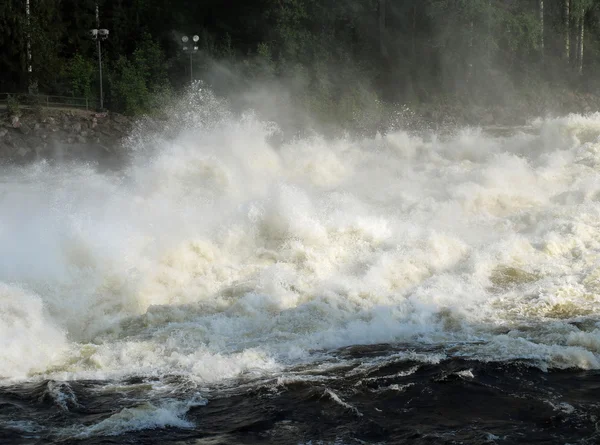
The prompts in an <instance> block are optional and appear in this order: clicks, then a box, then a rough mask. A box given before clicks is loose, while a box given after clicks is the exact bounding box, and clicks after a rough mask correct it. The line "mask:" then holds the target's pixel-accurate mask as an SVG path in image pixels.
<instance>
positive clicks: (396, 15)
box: [0, 0, 600, 121]
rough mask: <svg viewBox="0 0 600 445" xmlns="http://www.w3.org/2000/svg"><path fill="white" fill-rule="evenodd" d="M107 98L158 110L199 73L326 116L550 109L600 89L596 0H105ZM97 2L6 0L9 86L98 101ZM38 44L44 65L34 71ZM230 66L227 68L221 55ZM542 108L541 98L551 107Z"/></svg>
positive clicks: (2, 64) (2, 10)
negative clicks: (566, 97)
mask: <svg viewBox="0 0 600 445" xmlns="http://www.w3.org/2000/svg"><path fill="white" fill-rule="evenodd" d="M97 3H98V6H99V10H100V26H101V27H103V28H104V27H105V28H108V29H109V30H110V37H109V39H108V40H107V41H106V42H104V44H103V53H104V61H105V71H104V84H105V98H106V103H107V104H108V105H109V107H110V108H111V109H113V110H116V111H123V112H126V113H129V114H138V113H143V112H148V111H152V110H153V109H156V108H157V107H158V106H159V104H160V103H161V101H162V100H163V99H164V98H165V97H169V96H170V95H171V94H173V92H176V91H178V90H180V89H181V87H182V86H184V85H185V84H186V83H187V82H189V71H188V70H189V59H188V58H187V56H186V55H184V54H183V52H182V51H181V47H180V44H179V42H180V37H181V36H182V35H184V34H188V35H192V34H198V35H199V36H200V41H199V45H198V46H199V51H198V53H196V54H195V56H194V64H195V65H194V74H195V76H194V77H195V78H197V79H203V80H205V81H206V82H207V83H208V84H210V85H211V86H212V87H213V88H215V89H216V90H217V91H221V92H227V93H231V92H232V91H242V90H246V89H247V87H248V85H249V84H250V83H253V82H260V83H263V84H264V82H268V84H269V85H270V86H277V85H279V86H281V87H282V88H283V89H285V91H287V92H288V93H289V94H290V96H289V99H290V101H291V102H293V104H294V105H295V106H298V107H300V109H303V110H308V111H310V114H311V115H312V116H315V117H316V118H317V119H326V120H332V121H348V120H357V119H358V118H357V115H360V114H370V113H371V114H372V113H373V112H374V111H378V110H379V111H380V109H381V108H382V107H385V106H387V105H389V104H398V103H401V104H411V105H413V106H414V105H418V104H431V103H457V102H459V103H465V104H468V105H478V106H490V105H499V106H507V105H510V104H512V103H514V102H515V101H525V102H528V103H532V104H533V106H534V108H535V107H537V108H540V109H541V108H543V107H544V106H545V105H546V104H545V103H544V104H541V105H540V104H538V102H544V101H547V100H549V99H550V97H551V96H554V95H556V94H565V92H566V91H578V92H587V91H594V90H595V89H597V86H598V85H597V83H598V80H597V79H596V77H597V76H594V73H595V72H596V71H597V69H598V65H599V63H598V61H600V27H599V24H600V20H598V18H599V17H598V15H599V13H600V1H597V0H520V1H516V0H351V1H344V2H339V1H334V0H326V1H321V0H244V1H241V0H207V1H203V2H193V1H187V0H179V1H173V2H170V1H166V0H134V1H132V2H124V1H120V0H104V1H102V0H99V1H98V2H97ZM95 6H96V1H94V0H77V1H75V0H45V1H41V0H30V15H29V17H28V16H27V14H26V8H25V2H24V1H21V0H18V1H17V0H5V1H4V2H2V4H1V5H0V46H1V47H2V48H3V51H2V53H1V54H0V91H1V92H12V91H17V92H22V91H26V90H27V89H30V90H31V89H33V90H34V91H40V92H43V93H46V94H61V95H76V96H84V97H88V96H89V97H97V96H98V91H97V85H98V79H97V76H98V74H97V66H96V63H97V62H96V60H97V59H96V57H97V54H96V46H95V43H94V41H93V40H92V39H90V38H89V34H88V30H89V29H91V28H94V27H96V16H95ZM28 41H29V43H30V48H31V55H32V57H31V62H32V72H31V73H28V70H27V65H28V64H27V47H28ZM216 61H218V62H219V63H218V65H216V64H215V62H216ZM538 105H539V106H538Z"/></svg>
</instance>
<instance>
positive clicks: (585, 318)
mask: <svg viewBox="0 0 600 445" xmlns="http://www.w3.org/2000/svg"><path fill="white" fill-rule="evenodd" d="M200 102H201V104H200V105H198V104H197V103H196V102H194V103H193V105H194V106H193V107H188V108H187V109H186V111H185V112H184V111H182V112H181V114H179V115H176V116H173V117H172V119H173V122H177V123H178V125H180V128H179V129H176V130H174V131H173V132H172V133H173V134H172V135H171V136H169V137H168V138H167V137H161V135H159V134H155V135H150V134H148V133H143V132H141V130H140V131H138V132H137V133H134V134H133V135H132V137H131V143H132V144H133V145H134V148H135V151H134V155H133V159H132V162H131V164H130V165H128V166H126V167H124V168H123V169H121V170H118V171H110V172H98V170H96V169H95V168H94V166H93V165H90V164H68V165H57V164H52V163H47V162H39V163H36V164H34V165H31V166H28V167H18V168H17V167H8V166H5V167H0V169H1V170H0V171H1V177H0V443H14V444H16V443H54V442H60V443H78V442H79V441H81V442H82V443H83V442H84V441H85V443H171V442H173V443H175V442H179V443H197V444H203V443H206V444H209V443H210V444H216V443H298V444H300V443H306V444H308V443H313V444H316V443H339V444H346V443H527V442H528V441H534V440H537V442H536V443H569V442H571V443H573V442H575V441H578V443H597V441H598V440H600V428H599V427H598V421H599V419H600V398H599V397H600V372H599V371H598V370H599V369H600V114H590V115H587V116H581V115H570V116H567V117H561V118H553V119H540V120H537V121H534V122H532V123H531V125H530V127H528V129H527V131H522V130H520V129H515V130H514V131H512V132H511V134H510V135H501V136H498V135H496V136H494V135H492V134H490V133H489V132H486V131H484V130H481V129H463V130H460V131H457V132H456V133H455V134H454V135H452V136H446V137H441V136H438V135H436V134H434V133H429V134H424V135H421V136H416V135H410V134H408V133H406V132H403V131H396V132H392V133H389V134H387V135H378V136H376V137H374V138H363V139H357V138H349V137H346V138H344V137H340V138H338V139H325V138H322V137H319V136H310V137H305V138H298V139H295V140H291V141H288V142H286V143H284V144H283V145H281V146H278V147H274V146H273V145H272V144H270V142H269V140H270V138H269V136H270V135H271V134H272V132H273V125H271V124H269V123H265V122H262V121H260V119H258V118H257V117H256V116H255V115H253V114H245V115H243V116H237V115H234V114H232V113H229V112H227V110H226V109H225V108H224V107H223V105H221V104H219V102H218V101H216V100H215V99H214V98H212V97H211V96H210V95H207V96H203V99H202V101H200ZM194 107H199V108H194ZM144 131H147V130H144ZM107 438H112V439H110V440H111V441H107V440H109V439H107Z"/></svg>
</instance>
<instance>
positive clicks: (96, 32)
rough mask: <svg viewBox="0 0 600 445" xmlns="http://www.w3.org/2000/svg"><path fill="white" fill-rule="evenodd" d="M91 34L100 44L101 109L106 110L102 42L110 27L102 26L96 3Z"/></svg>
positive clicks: (106, 37)
mask: <svg viewBox="0 0 600 445" xmlns="http://www.w3.org/2000/svg"><path fill="white" fill-rule="evenodd" d="M90 35H91V36H92V39H94V40H95V41H96V42H97V44H98V71H99V73H100V110H104V94H103V93H102V45H101V44H100V42H102V41H103V40H106V39H108V29H101V28H100V14H99V12H98V4H96V28H95V29H91V30H90Z"/></svg>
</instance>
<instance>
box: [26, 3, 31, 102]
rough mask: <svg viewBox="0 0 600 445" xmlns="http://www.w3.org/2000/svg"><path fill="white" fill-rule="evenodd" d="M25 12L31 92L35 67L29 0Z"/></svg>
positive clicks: (28, 80)
mask: <svg viewBox="0 0 600 445" xmlns="http://www.w3.org/2000/svg"><path fill="white" fill-rule="evenodd" d="M25 14H26V15H27V84H28V89H29V91H28V92H29V93H31V86H32V84H33V67H32V65H31V61H32V56H31V5H30V3H29V0H25Z"/></svg>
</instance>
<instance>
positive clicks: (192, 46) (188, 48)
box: [181, 34, 200, 82]
mask: <svg viewBox="0 0 600 445" xmlns="http://www.w3.org/2000/svg"><path fill="white" fill-rule="evenodd" d="M199 40H200V36H198V35H196V34H194V36H192V41H193V43H191V42H190V38H189V37H188V36H183V37H182V38H181V43H182V49H183V52H184V53H188V54H189V55H190V82H193V81H194V57H193V56H194V53H196V52H198V45H197V43H198V41H199ZM188 42H189V44H188Z"/></svg>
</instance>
